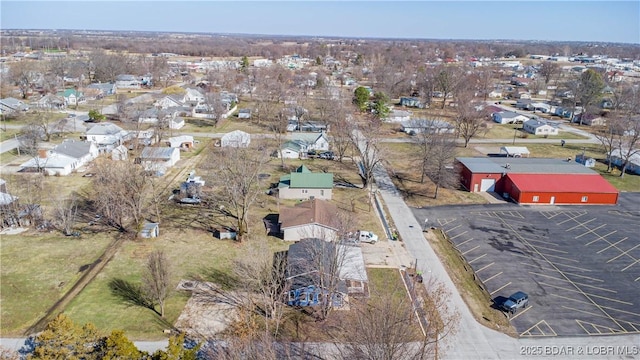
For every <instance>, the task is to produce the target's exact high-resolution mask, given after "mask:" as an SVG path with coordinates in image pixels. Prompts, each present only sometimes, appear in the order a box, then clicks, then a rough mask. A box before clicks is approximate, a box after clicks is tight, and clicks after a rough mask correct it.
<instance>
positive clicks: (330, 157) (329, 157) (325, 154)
mask: <svg viewBox="0 0 640 360" xmlns="http://www.w3.org/2000/svg"><path fill="white" fill-rule="evenodd" d="M318 157H319V158H320V159H327V160H333V159H334V158H335V155H334V154H333V151H325V152H322V153H320V155H318Z"/></svg>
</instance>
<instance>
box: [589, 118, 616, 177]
mask: <svg viewBox="0 0 640 360" xmlns="http://www.w3.org/2000/svg"><path fill="white" fill-rule="evenodd" d="M612 115H613V116H611V117H610V118H609V121H607V124H606V125H605V126H602V127H599V128H597V129H596V131H595V132H594V136H595V137H596V139H598V140H599V141H600V143H601V144H602V147H603V149H604V152H605V154H611V152H612V151H613V150H614V149H615V148H616V145H617V144H618V137H620V136H621V134H622V132H623V130H622V126H623V124H622V121H621V119H620V118H619V117H618V116H617V114H612ZM611 169H612V164H611V161H607V172H611Z"/></svg>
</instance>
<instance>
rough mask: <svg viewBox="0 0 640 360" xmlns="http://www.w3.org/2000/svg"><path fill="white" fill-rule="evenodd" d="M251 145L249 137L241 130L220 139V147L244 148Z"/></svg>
mask: <svg viewBox="0 0 640 360" xmlns="http://www.w3.org/2000/svg"><path fill="white" fill-rule="evenodd" d="M250 143H251V135H249V134H248V133H246V132H244V131H241V130H234V131H232V132H229V133H226V134H224V135H223V136H222V138H221V139H220V146H222V147H235V148H246V147H249V144H250Z"/></svg>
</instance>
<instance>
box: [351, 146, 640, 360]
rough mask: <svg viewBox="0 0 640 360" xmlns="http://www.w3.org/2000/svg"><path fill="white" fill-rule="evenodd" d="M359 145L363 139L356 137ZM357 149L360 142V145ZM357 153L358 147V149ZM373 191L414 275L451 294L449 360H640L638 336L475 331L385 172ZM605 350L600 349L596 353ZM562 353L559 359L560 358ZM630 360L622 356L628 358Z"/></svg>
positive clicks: (379, 175)
mask: <svg viewBox="0 0 640 360" xmlns="http://www.w3.org/2000/svg"><path fill="white" fill-rule="evenodd" d="M355 137H356V138H358V139H362V134H355ZM361 143H362V141H361ZM361 148H362V146H361ZM374 178H375V181H376V185H377V188H378V191H379V193H380V195H381V197H382V199H383V201H384V202H385V204H386V206H387V209H388V210H389V213H390V216H391V218H392V220H393V222H394V224H395V227H396V229H397V231H398V233H399V234H400V238H401V239H402V241H403V242H404V244H405V247H406V249H407V251H408V252H409V253H410V254H411V256H412V257H413V258H414V259H416V261H417V264H418V269H419V270H421V271H422V272H423V274H424V275H425V277H433V278H434V279H436V280H438V281H440V282H442V283H443V284H444V285H445V286H446V288H447V289H448V290H449V291H450V293H451V302H450V304H451V305H452V307H453V308H454V309H455V310H456V311H457V312H458V313H459V314H460V315H461V319H460V326H459V328H460V329H459V332H458V333H457V334H456V335H455V338H454V339H453V340H452V341H451V346H450V348H449V349H448V350H447V352H446V353H445V357H446V358H450V359H520V358H532V357H535V358H537V359H544V358H555V359H567V358H576V359H577V358H584V357H585V355H589V354H591V355H594V354H598V355H600V354H602V355H603V356H598V357H599V358H608V359H628V358H632V359H633V358H640V354H637V353H636V352H637V351H638V349H639V347H640V334H633V335H620V336H606V337H604V336H603V337H595V338H594V337H554V338H549V337H545V338H543V339H514V338H512V337H509V336H507V335H505V334H503V333H500V332H497V331H494V330H492V329H489V328H486V327H484V326H482V325H480V324H479V323H478V322H477V321H476V320H475V318H474V317H473V315H472V314H471V311H470V310H469V308H468V307H467V306H466V304H465V302H464V300H463V299H462V297H461V296H460V294H459V293H458V291H457V289H456V286H455V284H454V283H453V281H452V280H451V278H450V277H449V274H448V273H447V271H446V269H445V267H444V265H443V264H442V263H441V262H440V259H439V258H438V257H437V255H436V254H435V252H434V251H433V249H432V248H431V246H430V245H429V243H428V242H427V241H426V240H425V238H424V235H423V233H422V226H423V224H422V223H421V222H419V221H418V220H417V219H416V218H415V217H414V216H413V212H412V211H411V209H410V208H409V207H408V206H407V204H406V203H405V202H404V200H403V199H402V196H401V194H400V193H399V192H398V190H397V189H396V187H395V185H394V184H393V182H392V181H391V178H390V177H389V175H388V173H387V171H386V169H385V168H384V167H383V166H382V165H378V166H377V167H376V168H375V171H374ZM601 346H604V348H600V347H601ZM560 353H562V354H560ZM630 354H631V355H634V354H635V356H631V357H629V356H627V355H630Z"/></svg>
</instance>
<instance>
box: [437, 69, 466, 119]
mask: <svg viewBox="0 0 640 360" xmlns="http://www.w3.org/2000/svg"><path fill="white" fill-rule="evenodd" d="M435 74H436V75H435V77H434V85H435V86H434V88H435V89H436V90H438V91H440V92H441V93H442V108H443V109H444V107H445V104H446V102H447V98H448V97H449V96H450V95H452V94H453V92H454V91H455V90H456V88H457V87H458V84H459V82H460V78H461V69H460V68H458V67H456V66H449V65H442V66H439V67H438V68H437V69H435Z"/></svg>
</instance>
